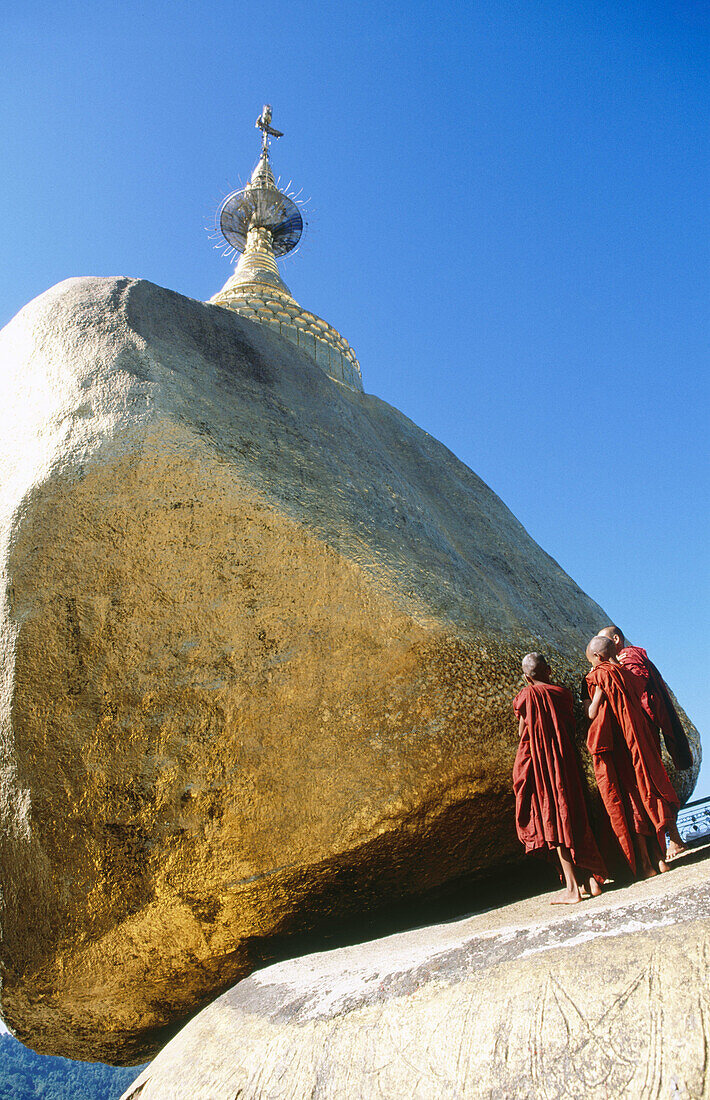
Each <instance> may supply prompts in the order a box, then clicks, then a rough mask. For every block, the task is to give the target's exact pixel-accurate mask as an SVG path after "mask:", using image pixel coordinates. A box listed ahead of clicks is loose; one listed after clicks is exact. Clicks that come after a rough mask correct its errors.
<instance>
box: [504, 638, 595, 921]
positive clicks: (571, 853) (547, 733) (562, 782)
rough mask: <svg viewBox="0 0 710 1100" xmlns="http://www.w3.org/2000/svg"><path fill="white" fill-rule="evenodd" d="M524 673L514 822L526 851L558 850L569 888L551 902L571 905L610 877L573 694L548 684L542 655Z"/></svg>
mask: <svg viewBox="0 0 710 1100" xmlns="http://www.w3.org/2000/svg"><path fill="white" fill-rule="evenodd" d="M523 674H524V676H525V679H526V680H527V686H526V687H524V688H523V690H522V691H520V692H518V694H517V695H516V696H515V699H514V700H513V708H514V710H515V713H516V715H517V716H518V719H519V731H520V745H519V746H518V753H517V756H516V758H515V766H514V768H513V790H514V791H515V825H516V828H517V831H518V837H519V839H520V840H521V842H522V843H523V844H524V845H525V851H526V852H543V853H544V854H545V855H548V856H552V853H553V852H554V853H556V856H557V860H558V861H559V866H560V868H561V871H562V877H563V879H564V883H565V888H564V890H562V891H561V893H560V894H557V895H556V896H555V897H554V898H553V900H552V903H551V904H553V905H555V904H557V905H572V904H574V903H575V902H578V901H581V900H582V894H581V890H580V886H581V885H585V886H586V887H587V889H588V891H589V893H590V894H592V895H593V896H595V897H596V896H598V895H599V894H600V893H601V885H600V883H601V882H603V881H604V879H605V878H606V877H607V872H606V867H605V865H604V861H603V859H602V857H601V854H600V852H599V849H598V848H597V844H596V841H595V839H594V837H593V835H592V830H591V829H590V827H589V819H588V817H587V807H586V805H585V802H584V792H583V788H582V778H581V775H580V771H579V765H578V763H577V758H576V755H575V751H574V742H573V733H574V710H573V701H572V696H571V695H570V693H569V692H568V691H567V689H566V688H563V687H558V686H557V684H553V683H551V682H550V666H549V665H548V663H547V661H546V659H545V658H544V657H543V656H542V654H540V653H528V654H527V655H526V656H525V657H524V658H523ZM552 858H553V859H554V858H555V857H554V856H552Z"/></svg>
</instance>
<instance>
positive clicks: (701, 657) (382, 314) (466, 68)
mask: <svg viewBox="0 0 710 1100" xmlns="http://www.w3.org/2000/svg"><path fill="white" fill-rule="evenodd" d="M3 23H4V28H3V41H2V44H0V52H1V54H2V57H1V58H0V60H1V61H2V65H1V66H0V72H1V76H0V82H1V83H2V101H3V113H2V118H1V119H0V135H1V144H2V150H3V163H4V172H3V173H2V179H0V204H1V208H2V211H3V215H4V227H3V228H4V231H3V240H4V247H3V257H2V259H3V262H2V264H1V265H0V324H4V323H5V322H6V321H7V320H9V319H10V317H12V316H13V314H14V313H15V312H16V311H17V310H18V309H20V307H21V306H22V305H23V304H24V303H25V302H26V301H27V300H29V299H30V298H32V297H34V296H35V295H37V294H39V293H41V292H42V291H43V290H45V289H46V288H47V287H49V286H51V285H52V284H53V283H55V282H57V281H59V280H61V279H64V278H66V277H68V276H72V275H88V274H92V275H118V274H127V275H133V276H140V277H142V278H146V279H151V280H153V281H154V282H157V283H160V284H161V285H163V286H167V287H171V288H173V289H175V290H178V291H181V292H182V293H184V294H187V295H190V296H192V297H195V298H200V299H204V298H208V297H209V296H210V295H211V294H212V293H214V292H215V291H216V290H217V289H218V288H219V287H220V286H221V285H222V284H223V283H224V281H225V280H226V278H227V276H228V274H229V272H230V265H229V264H228V262H227V261H226V260H224V259H222V258H221V256H220V254H219V252H217V251H215V250H214V249H213V248H212V245H211V242H210V241H209V239H208V235H207V233H206V232H205V229H204V226H205V225H208V224H210V223H211V221H212V218H213V213H214V209H215V207H216V206H217V204H218V203H219V201H220V199H221V198H222V196H223V195H224V194H225V193H226V192H227V191H228V190H230V189H231V188H233V187H235V186H237V185H238V184H239V181H240V177H241V179H245V178H246V176H247V175H248V173H249V172H250V170H251V168H252V166H253V164H254V162H255V158H256V155H257V148H258V141H257V138H258V135H257V133H256V131H255V130H254V119H255V118H256V115H257V113H258V112H259V110H260V108H261V106H262V104H263V103H264V102H270V103H272V104H273V107H274V123H275V125H276V126H278V127H279V128H280V129H283V130H284V131H285V132H286V134H285V137H284V138H282V139H281V141H280V142H278V143H276V145H275V148H274V152H273V159H274V164H275V168H276V170H277V171H279V172H281V173H282V174H283V176H284V178H285V180H288V179H289V178H293V180H294V183H295V186H296V187H301V186H303V187H304V194H305V195H308V194H310V195H312V201H311V203H310V204H309V211H310V213H309V214H308V221H309V225H308V229H307V232H306V235H305V239H304V243H303V246H302V248H301V249H300V251H299V253H298V254H297V255H296V256H295V257H293V258H290V259H289V260H288V261H287V262H286V263H285V264H284V265H283V274H284V277H285V280H286V282H287V283H288V284H289V285H290V287H291V289H292V291H293V292H294V294H295V296H296V297H297V298H298V299H299V300H300V301H301V303H302V304H303V305H305V306H307V307H309V308H311V309H313V310H314V311H315V312H317V313H319V314H320V315H321V316H323V317H325V318H326V319H327V320H329V321H330V322H331V323H332V324H334V325H335V326H336V327H337V328H339V329H340V331H341V332H342V333H343V334H344V335H345V336H346V337H347V339H348V340H350V342H351V343H352V345H353V346H354V348H355V350H356V352H357V354H358V356H359V358H360V362H361V365H362V369H363V377H364V381H365V386H366V389H368V390H369V391H370V392H372V393H376V394H378V395H379V396H380V397H383V398H384V399H385V400H387V401H389V402H391V403H392V404H394V405H396V406H397V407H398V408H400V409H402V410H403V411H404V412H405V413H407V414H408V415H409V416H411V417H412V418H413V419H414V420H415V421H416V422H417V423H419V424H420V425H422V426H423V427H424V428H426V429H427V430H428V431H430V432H431V433H432V434H434V435H435V436H437V437H438V438H439V439H441V440H442V441H443V442H444V443H446V444H447V445H448V446H449V447H450V448H451V449H452V450H453V451H454V452H455V453H456V454H457V455H458V456H459V457H460V458H462V459H463V460H464V461H465V462H466V463H467V464H468V465H470V466H471V467H472V468H473V469H474V470H475V471H476V472H477V473H478V474H480V475H481V476H482V477H483V478H484V479H485V480H486V481H487V482H488V484H489V485H490V486H491V487H492V488H493V489H494V490H495V491H496V492H497V493H498V494H499V495H500V496H501V497H502V498H503V500H504V501H505V502H506V503H507V504H508V505H509V507H510V508H511V509H512V510H513V512H514V513H515V514H516V515H517V516H518V518H519V519H520V520H521V521H522V522H523V523H524V524H525V526H526V527H527V529H528V530H529V531H530V533H531V534H532V535H533V536H534V537H535V538H536V539H537V540H538V542H539V543H540V544H541V545H542V546H543V547H544V548H545V549H546V550H547V551H548V552H549V553H551V554H552V555H553V556H554V557H555V558H556V559H557V560H558V561H559V562H560V563H561V565H562V566H563V567H564V568H565V569H566V570H567V571H568V572H569V573H570V574H571V575H572V576H573V577H574V579H575V580H576V581H577V582H578V583H579V584H580V585H581V586H582V587H583V588H584V589H585V590H586V591H587V592H588V593H589V594H590V595H591V596H593V597H594V598H595V599H596V600H597V601H598V602H599V603H601V604H602V606H603V607H605V608H606V609H607V611H608V612H609V614H610V616H612V617H613V618H614V619H616V620H617V621H618V622H619V624H620V625H621V626H622V628H623V629H624V630H625V631H626V633H627V634H628V635H629V636H630V637H631V638H632V639H633V640H635V641H637V642H638V643H640V644H642V645H645V646H646V647H647V648H648V650H649V652H650V654H651V655H652V657H653V658H654V660H655V661H656V663H657V664H658V665H659V666H660V667H661V669H662V671H663V672H664V674H665V675H666V678H667V679H668V681H669V682H670V684H671V686H672V687H673V688H674V689H675V691H676V692H677V694H678V696H679V698H680V700H681V702H682V703H683V704H684V706H685V707H686V709H687V710H688V712H689V714H690V715H691V717H692V718H693V719H694V720H695V722H696V724H697V725H698V726H699V728H700V729H701V732H703V733H704V734H705V736H706V738H708V731H710V706H709V705H708V698H707V687H706V685H707V682H708V673H707V670H708V658H709V657H710V653H709V652H708V646H707V644H706V643H707V624H708V583H707V582H708V570H707V564H708V562H707V546H708V534H709V532H708V524H707V504H708V492H707V490H708V478H707V475H708V466H707V457H706V438H707V424H708V401H707V398H708V394H707V389H706V385H707V383H706V378H707V357H708V343H709V341H708V335H709V334H708V327H707V321H706V317H707V309H708V304H709V301H708V298H709V295H708V291H709V289H710V279H709V270H710V252H709V247H708V242H709V240H710V234H709V233H708V228H709V227H708V222H709V221H710V217H709V206H708V179H709V173H708V168H709V165H710V156H709V150H708V137H707V134H708V129H707V127H708V118H709V112H708V81H707V75H708V62H709V60H710V59H709V57H708V54H709V53H710V50H709V48H708V47H709V40H710V34H709V32H710V7H709V6H708V5H707V4H705V3H702V2H696V3H693V2H687V3H683V2H682V0H679V2H670V0H669V2H667V3H660V2H657V3H654V2H652V0H646V2H643V3H642V2H638V3H631V2H626V0H579V2H563V0H532V2H531V0H517V2H516V0H473V2H471V0H469V2H468V3H444V4H442V5H432V4H430V3H426V4H424V3H420V2H417V0H415V2H412V0H409V2H407V3H404V2H402V0H395V2H391V3H386V4H385V3H381V4H380V3H377V4H376V3H351V4H341V3H324V2H321V0H311V2H310V3H308V4H304V3H301V4H295V3H293V2H289V3H285V2H281V0H278V2H269V0H266V2H263V3H259V4H246V3H243V2H242V3H235V2H233V0H223V2H221V3H216V2H215V3H212V4H207V3H204V2H201V0H196V2H192V3H179V2H177V3H176V2H173V3H161V2H155V0H142V2H141V3H136V2H133V0H124V2H122V3H99V4H95V3H94V4H90V3H88V2H87V3H78V2H66V0H65V2H62V0H58V2H57V3H53V4H50V3H49V2H44V3H36V2H33V0H25V2H24V3H23V4H19V5H15V6H14V7H13V8H12V9H9V10H8V11H6V12H4V14H3ZM706 745H707V752H708V757H710V738H709V739H707V740H706ZM697 793H698V794H701V793H710V760H709V761H708V763H707V764H706V765H705V767H704V770H703V776H702V778H701V782H700V784H699V786H698V791H697Z"/></svg>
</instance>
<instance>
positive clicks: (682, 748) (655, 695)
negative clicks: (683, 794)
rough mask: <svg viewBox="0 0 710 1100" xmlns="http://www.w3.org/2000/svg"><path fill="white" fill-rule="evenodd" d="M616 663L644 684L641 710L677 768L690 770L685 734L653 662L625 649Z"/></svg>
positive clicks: (639, 651)
mask: <svg viewBox="0 0 710 1100" xmlns="http://www.w3.org/2000/svg"><path fill="white" fill-rule="evenodd" d="M619 661H620V663H621V664H622V665H623V666H624V668H629V669H631V671H632V672H634V673H635V674H636V675H637V676H638V677H640V679H641V680H643V682H644V685H645V686H644V690H643V693H642V695H641V702H642V704H643V709H644V710H645V711H646V713H647V714H648V716H649V718H650V719H651V721H652V722H653V726H654V729H660V731H661V733H662V734H663V740H664V741H665V744H666V748H667V749H668V752H669V755H670V758H671V760H672V761H673V763H674V764H675V766H676V768H680V769H681V770H684V769H685V768H690V767H691V766H692V763H693V754H692V752H691V751H690V745H689V744H688V738H687V735H686V732H685V730H684V729H683V726H682V724H681V721H680V718H679V717H678V713H677V711H676V709H675V707H674V706H673V700H672V699H671V696H670V692H669V690H668V688H667V686H666V683H665V681H664V679H663V677H662V676H661V674H660V672H659V671H658V669H657V668H656V666H655V665H654V664H653V662H652V661H649V659H648V654H647V653H646V650H645V649H641V647H640V646H636V645H627V646H626V648H625V649H622V650H621V652H620V653H619Z"/></svg>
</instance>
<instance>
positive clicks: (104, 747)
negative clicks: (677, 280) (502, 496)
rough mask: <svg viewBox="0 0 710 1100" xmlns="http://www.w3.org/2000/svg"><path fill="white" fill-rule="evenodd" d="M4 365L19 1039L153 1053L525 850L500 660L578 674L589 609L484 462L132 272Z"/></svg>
mask: <svg viewBox="0 0 710 1100" xmlns="http://www.w3.org/2000/svg"><path fill="white" fill-rule="evenodd" d="M0 355H1V356H2V362H3V370H4V375H3V379H4V385H5V392H4V394H3V397H4V400H3V402H2V404H1V405H0V417H2V420H3V423H2V431H0V441H1V442H0V448H2V449H4V453H3V454H2V455H1V456H0V462H1V465H2V475H3V476H2V478H1V479H0V482H1V484H2V496H1V497H0V551H1V552H2V556H3V576H4V578H5V587H4V589H3V597H2V599H3V602H2V608H1V611H2V616H1V620H0V631H1V632H0V644H1V645H2V674H3V677H4V680H3V690H2V693H1V694H0V707H1V708H2V710H1V713H0V718H1V721H2V733H1V737H0V826H1V827H0V837H1V839H0V858H1V860H2V891H3V894H2V910H1V919H2V941H1V945H0V950H1V961H2V976H3V977H2V1005H1V1008H2V1013H3V1015H4V1016H5V1018H6V1019H7V1021H8V1023H9V1024H10V1025H11V1026H12V1027H13V1029H14V1030H15V1032H16V1034H17V1035H18V1037H19V1038H21V1039H22V1040H23V1041H25V1042H27V1043H29V1044H30V1045H31V1046H33V1047H34V1048H35V1049H36V1050H39V1051H40V1052H43V1053H51V1054H61V1055H65V1056H68V1057H72V1058H96V1059H100V1060H102V1061H109V1062H124V1063H125V1062H138V1061H141V1060H144V1059H145V1056H146V1055H147V1054H150V1053H152V1052H154V1051H155V1050H156V1049H158V1048H159V1047H160V1045H162V1043H163V1042H164V1040H165V1037H166V1035H168V1034H170V1033H171V1030H174V1029H175V1028H176V1027H177V1026H179V1025H180V1023H181V1022H182V1021H184V1020H185V1019H186V1018H187V1017H189V1016H190V1015H191V1014H192V1013H194V1011H195V1010H196V1009H197V1008H199V1007H200V1006H201V1005H203V1004H206V1003H207V1002H209V1001H210V1000H211V999H212V998H213V997H214V996H215V995H216V994H217V993H219V992H221V991H223V990H224V989H225V988H228V987H229V986H230V985H232V984H233V983H234V982H235V981H237V980H238V979H239V978H241V977H243V976H245V975H246V974H248V973H249V972H250V971H251V970H252V969H253V968H254V967H255V966H257V965H259V964H260V963H262V962H263V961H264V959H268V958H269V957H270V952H271V951H272V944H273V941H274V939H275V938H278V939H279V940H280V941H281V942H283V938H284V937H288V936H289V935H291V934H293V933H295V932H301V931H304V930H308V929H311V928H314V927H324V926H326V925H333V924H334V923H336V922H337V921H339V920H340V919H341V918H342V917H343V916H344V915H347V914H349V913H353V912H362V911H364V910H367V909H370V908H372V907H373V906H375V905H378V904H380V903H383V902H386V901H388V900H390V899H392V898H397V897H401V896H402V895H406V894H414V893H417V892H420V891H424V890H427V889H430V888H432V887H435V886H437V884H440V883H442V882H445V881H446V880H448V879H451V878H454V877H457V876H460V875H464V874H468V873H472V872H482V873H483V872H485V871H486V870H489V869H491V868H493V867H496V866H500V865H501V864H504V863H505V862H506V861H511V860H514V859H516V858H519V855H520V852H519V847H518V845H517V842H516V840H515V835H514V829H513V819H512V813H511V811H512V798H511V792H510V770H511V766H512V761H513V758H514V754H515V749H516V744H517V737H516V727H515V723H514V721H513V716H512V711H511V707H510V701H511V698H512V696H513V694H514V693H515V691H516V690H517V687H518V686H519V667H520V664H519V662H520V656H521V654H522V653H525V652H526V651H527V650H530V649H544V650H545V651H546V652H548V653H549V654H550V657H551V660H552V662H553V665H554V667H555V671H556V673H557V675H558V676H559V677H561V678H562V679H563V680H565V681H566V682H567V683H569V684H570V685H571V686H572V687H575V686H576V685H577V683H578V681H579V678H580V677H581V675H582V673H583V672H584V671H585V668H586V666H585V662H584V656H583V652H584V647H585V644H586V642H587V640H588V638H589V637H590V636H591V635H592V634H593V633H594V632H595V631H596V630H597V629H598V628H599V627H600V626H601V625H602V624H603V623H604V622H605V621H607V616H606V615H605V614H604V613H603V612H602V611H601V610H600V608H598V607H597V605H596V604H594V603H593V601H591V600H590V599H589V598H588V597H587V596H585V595H584V593H583V592H581V591H580V589H579V588H578V587H577V586H576V585H575V584H574V582H573V581H572V580H570V578H569V577H568V576H567V575H566V574H565V573H564V572H563V571H562V570H561V569H560V568H559V566H558V565H557V564H556V563H555V562H554V561H553V560H552V559H551V558H550V557H549V556H548V555H547V554H545V553H544V552H543V551H542V550H541V549H540V548H539V547H538V546H537V545H536V544H535V543H534V542H533V540H532V539H531V538H530V537H529V536H528V535H527V534H526V532H525V531H524V530H523V528H522V527H521V526H520V524H519V523H518V522H517V521H516V520H515V518H514V517H513V516H512V515H511V513H510V512H509V511H508V510H507V509H506V508H505V506H504V505H503V504H502V503H501V501H500V500H499V499H498V498H497V497H496V496H495V494H494V493H492V492H491V491H490V490H489V489H488V488H487V487H486V486H485V485H484V484H483V483H482V482H481V481H480V479H479V478H477V477H476V475H475V474H473V473H472V472H471V471H470V470H469V469H467V468H466V467H465V466H464V465H463V464H462V463H460V462H459V461H458V460H457V459H456V458H455V457H454V456H453V455H452V454H451V453H450V452H449V451H448V450H447V449H446V448H445V447H443V446H442V445H441V444H440V443H437V442H436V440H434V439H432V438H431V436H429V435H427V434H426V432H423V431H421V430H420V429H419V428H417V427H416V426H415V425H414V424H412V423H411V422H410V421H409V420H407V419H406V417H404V416H402V415H401V414H400V413H398V412H397V411H396V410H395V409H392V408H390V407H389V406H387V405H385V404H384V403H383V402H382V401H379V400H378V399H377V398H375V397H371V396H368V395H366V394H362V393H357V392H353V391H352V390H349V389H347V388H345V387H343V386H341V385H339V384H338V383H337V382H334V381H333V380H331V379H330V378H328V377H327V376H326V375H325V374H324V373H323V371H322V370H321V369H320V368H319V367H318V366H317V365H316V364H315V363H314V362H313V361H312V360H311V359H309V358H307V357H306V356H304V355H303V354H302V353H300V352H299V351H298V350H297V349H296V348H295V347H294V346H293V345H291V344H289V343H288V342H286V341H285V340H283V339H282V338H281V337H279V336H278V335H275V334H272V333H270V332H269V331H266V330H265V329H264V328H263V327H260V326H259V325H257V324H254V323H251V322H249V321H248V320H245V319H244V318H241V317H239V316H237V315H235V314H234V313H232V312H230V311H228V310H225V309H223V308H221V307H219V306H214V305H204V304H203V303H200V302H195V301H191V300H189V299H187V298H183V297H181V296H180V295H178V294H174V293H172V292H170V291H167V290H163V289H161V288H159V287H156V286H153V285H152V284H150V283H145V282H137V281H135V280H130V279H81V280H72V281H70V282H68V283H64V284H61V285H60V286H59V287H56V288H54V290H52V291H49V292H48V293H47V294H45V295H43V296H42V297H41V298H39V299H37V300H36V301H35V302H33V303H30V305H29V306H27V307H26V308H25V309H24V310H23V311H22V312H21V313H20V314H19V315H18V317H16V318H15V320H14V321H13V322H11V324H10V325H8V326H7V328H6V329H5V330H4V331H3V333H2V335H1V336H0ZM689 729H690V735H691V738H692V739H693V744H694V745H695V747H696V751H697V755H698V762H699V741H698V738H697V733H696V732H695V731H693V730H692V727H690V726H689ZM696 770H697V769H696ZM693 781H694V776H693V775H691V774H690V773H688V774H687V775H686V776H685V777H682V779H681V782H682V784H684V786H683V787H682V788H681V789H682V791H683V793H684V794H686V795H687V794H688V793H689V791H690V789H692V783H693Z"/></svg>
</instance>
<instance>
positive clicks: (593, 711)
mask: <svg viewBox="0 0 710 1100" xmlns="http://www.w3.org/2000/svg"><path fill="white" fill-rule="evenodd" d="M603 696H604V692H603V691H602V689H601V688H600V687H597V688H595V689H594V698H593V699H592V701H591V703H590V704H589V707H588V709H587V714H588V715H589V720H590V722H592V721H593V720H594V719H595V718H596V716H597V714H598V713H599V705H600V703H601V701H602V698H603Z"/></svg>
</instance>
